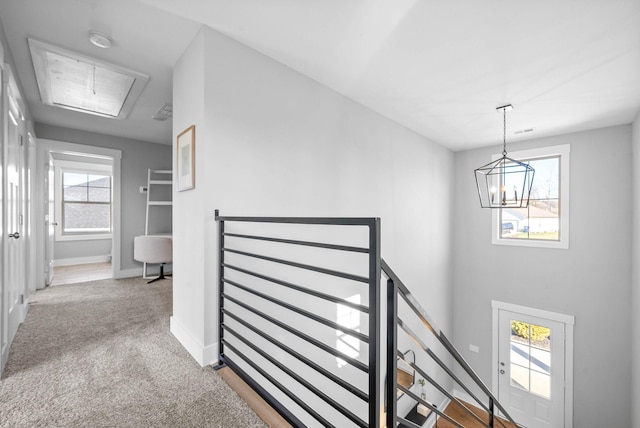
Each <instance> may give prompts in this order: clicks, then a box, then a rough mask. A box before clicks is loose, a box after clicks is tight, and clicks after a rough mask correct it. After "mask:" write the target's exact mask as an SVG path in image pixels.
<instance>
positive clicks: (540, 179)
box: [500, 156, 560, 241]
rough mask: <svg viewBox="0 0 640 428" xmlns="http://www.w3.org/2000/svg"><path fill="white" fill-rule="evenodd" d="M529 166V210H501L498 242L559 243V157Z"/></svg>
mask: <svg viewBox="0 0 640 428" xmlns="http://www.w3.org/2000/svg"><path fill="white" fill-rule="evenodd" d="M521 161H523V162H526V161H527V160H521ZM528 163H529V164H530V165H531V166H532V167H533V168H534V169H535V171H536V172H535V177H534V180H533V186H532V188H531V196H530V198H529V206H528V207H527V208H505V209H501V210H500V220H501V221H500V224H501V229H500V238H502V239H537V240H552V241H557V240H559V239H560V199H559V197H560V157H559V156H554V157H549V158H544V159H533V160H530V161H529V162H528Z"/></svg>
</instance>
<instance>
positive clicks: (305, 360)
mask: <svg viewBox="0 0 640 428" xmlns="http://www.w3.org/2000/svg"><path fill="white" fill-rule="evenodd" d="M223 311H224V313H225V315H228V316H229V317H231V318H233V319H234V320H236V321H237V322H239V323H240V324H242V325H243V326H245V327H246V328H248V329H249V330H251V331H253V332H254V333H255V334H257V335H259V336H261V337H262V338H264V339H266V340H267V341H269V342H271V343H273V344H274V345H275V346H277V347H279V348H280V349H282V350H284V351H285V352H287V353H288V354H290V355H291V356H293V357H295V358H296V359H298V360H299V361H301V362H303V363H304V364H306V365H307V366H309V367H311V368H312V369H314V370H315V371H317V372H318V373H320V374H321V375H323V376H324V377H326V378H328V379H330V380H332V381H333V382H334V383H336V384H337V385H339V386H341V387H342V388H344V389H345V390H347V391H349V392H350V393H352V394H353V395H355V396H356V397H358V398H360V399H361V400H362V401H368V400H369V396H368V395H367V394H366V393H364V392H362V391H361V390H360V389H358V388H356V387H355V386H354V385H352V384H350V383H349V382H347V381H345V380H343V379H342V378H340V377H339V376H337V375H336V374H334V373H331V372H330V371H328V370H327V369H325V368H324V367H322V366H320V365H319V364H318V363H316V362H315V361H312V360H310V359H309V358H307V357H305V356H304V355H302V354H301V353H299V352H297V351H296V350H294V349H292V348H291V347H289V346H287V345H285V344H284V343H282V342H280V341H279V340H277V339H276V338H274V337H273V336H270V335H268V334H267V333H265V332H264V331H262V330H260V329H259V328H257V327H256V326H254V325H252V324H250V323H248V322H247V321H245V320H243V319H242V318H240V317H239V316H237V315H235V314H233V313H231V312H229V311H227V310H226V309H223Z"/></svg>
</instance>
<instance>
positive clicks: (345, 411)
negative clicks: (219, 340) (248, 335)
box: [223, 325, 367, 428]
mask: <svg viewBox="0 0 640 428" xmlns="http://www.w3.org/2000/svg"><path fill="white" fill-rule="evenodd" d="M223 328H224V329H225V330H226V331H228V332H230V333H231V334H233V335H234V336H235V337H236V338H238V339H240V341H241V342H242V343H244V344H245V345H246V346H248V347H249V348H251V349H253V351H255V352H256V353H258V354H259V355H260V356H262V358H264V359H265V360H267V361H269V362H270V363H271V364H273V365H274V366H276V367H277V368H278V369H280V370H282V371H283V372H284V373H286V374H287V375H288V376H289V377H291V378H292V379H294V380H295V381H296V382H298V383H299V384H300V385H302V386H304V387H305V388H307V389H308V390H309V391H311V392H313V393H314V394H315V395H316V396H318V397H320V398H321V399H322V400H323V401H324V402H325V403H327V404H329V405H330V406H331V407H333V408H334V409H336V410H337V411H338V412H340V413H341V414H342V415H343V416H345V417H346V418H347V419H349V420H351V421H352V422H354V423H355V424H356V425H358V426H360V427H362V428H367V424H366V422H364V421H363V420H362V419H360V418H359V417H357V416H356V415H355V414H354V413H353V412H351V411H350V410H349V409H347V408H346V407H344V406H343V405H342V404H340V403H338V402H337V401H336V400H334V399H333V398H331V397H330V396H329V395H327V394H325V393H324V392H323V391H321V390H320V389H318V388H316V387H315V386H314V385H312V384H311V382H309V381H308V380H306V379H305V378H303V377H302V376H300V375H299V374H298V373H296V372H294V371H293V370H291V369H290V368H289V367H287V366H285V365H284V364H282V363H281V362H279V361H278V360H276V359H275V358H273V357H272V356H271V355H269V354H267V353H266V352H265V351H264V350H262V349H260V348H259V347H258V346H256V345H255V344H253V343H251V342H249V341H248V340H247V339H245V338H244V337H243V336H242V335H241V334H239V333H238V332H237V331H235V330H234V329H233V328H231V327H229V326H228V325H225V326H223Z"/></svg>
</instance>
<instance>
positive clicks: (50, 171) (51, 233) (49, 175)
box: [44, 153, 58, 285]
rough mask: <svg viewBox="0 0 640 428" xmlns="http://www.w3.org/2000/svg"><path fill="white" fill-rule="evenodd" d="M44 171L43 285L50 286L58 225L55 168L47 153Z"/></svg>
mask: <svg viewBox="0 0 640 428" xmlns="http://www.w3.org/2000/svg"><path fill="white" fill-rule="evenodd" d="M44 168H45V171H44V191H45V197H44V212H45V227H46V228H47V236H46V240H47V242H46V243H45V255H44V258H45V260H44V271H45V284H46V285H51V283H52V282H53V272H54V271H53V260H54V254H53V249H54V244H55V236H56V226H57V225H58V223H56V221H55V194H56V192H55V188H54V186H55V168H54V166H53V157H52V156H51V153H49V158H48V159H47V163H46V164H45V167H44Z"/></svg>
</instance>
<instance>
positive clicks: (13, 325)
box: [3, 86, 26, 349]
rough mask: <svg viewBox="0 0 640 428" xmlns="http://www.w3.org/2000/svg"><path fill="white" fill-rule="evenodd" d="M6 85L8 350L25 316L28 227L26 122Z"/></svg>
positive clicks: (6, 287)
mask: <svg viewBox="0 0 640 428" xmlns="http://www.w3.org/2000/svg"><path fill="white" fill-rule="evenodd" d="M7 90H8V88H7V86H5V96H7V95H8V99H7V100H6V101H5V106H7V110H6V111H7V117H6V119H5V120H6V122H5V123H6V134H5V135H6V136H7V139H6V141H5V152H4V155H5V156H4V159H5V165H4V168H5V172H6V173H5V176H4V178H5V189H4V190H5V192H4V194H5V212H4V214H5V216H4V218H5V225H6V228H5V232H6V236H5V239H4V242H5V248H4V255H5V259H4V262H5V263H4V284H5V292H4V296H3V297H4V301H5V309H6V311H7V312H6V313H7V317H8V319H7V321H8V322H7V330H6V332H5V335H6V336H5V339H6V347H7V349H8V347H9V346H11V342H12V340H13V337H14V336H15V334H16V332H17V330H18V325H19V324H20V323H21V322H22V321H23V317H24V299H25V297H26V296H25V291H26V290H25V282H24V267H25V252H24V248H25V247H24V241H25V238H24V227H23V224H24V222H23V217H22V213H21V207H22V177H23V176H22V161H23V138H24V137H23V129H24V126H23V121H24V119H23V118H22V115H21V114H20V111H19V109H18V105H17V103H16V102H15V101H14V100H13V98H12V97H11V93H8V94H7V92H8V91H7Z"/></svg>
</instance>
